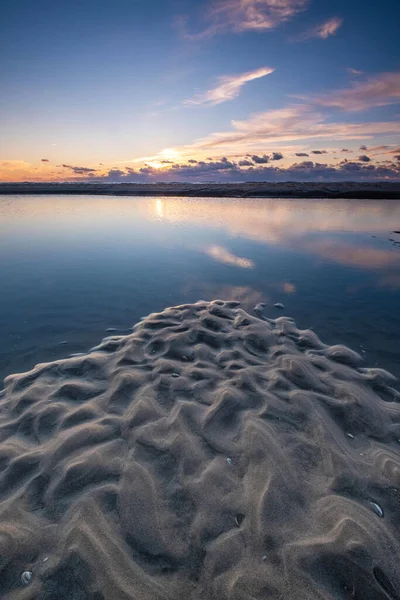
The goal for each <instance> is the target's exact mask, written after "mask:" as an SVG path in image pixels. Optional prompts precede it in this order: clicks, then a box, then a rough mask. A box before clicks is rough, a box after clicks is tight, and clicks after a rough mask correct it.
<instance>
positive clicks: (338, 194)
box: [0, 182, 400, 200]
mask: <svg viewBox="0 0 400 600" xmlns="http://www.w3.org/2000/svg"><path fill="white" fill-rule="evenodd" d="M1 194H2V195H5V194H90V195H111V196H185V197H194V198H204V197H214V198H231V197H238V198H323V199H325V198H327V199H329V198H331V199H334V198H345V199H360V200H384V199H385V200H400V182H365V183H359V182H337V183H334V182H330V183H301V182H283V183H265V182H264V183H262V182H261V183H251V182H250V183H204V184H197V183H195V184H194V183H79V182H78V183H0V195H1Z"/></svg>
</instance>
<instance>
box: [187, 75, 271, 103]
mask: <svg viewBox="0 0 400 600" xmlns="http://www.w3.org/2000/svg"><path fill="white" fill-rule="evenodd" d="M274 70H275V69H271V68H270V67H261V68H260V69H255V70H254V71H247V72H246V73H241V74H239V75H224V76H223V77H220V78H219V80H218V85H217V87H215V88H213V89H211V90H208V91H207V92H205V93H203V94H198V95H197V96H195V97H194V98H192V99H191V100H186V101H185V104H208V105H212V106H215V105H217V104H221V103H222V102H227V101H228V100H233V99H234V98H236V97H237V96H238V95H239V94H240V90H241V89H242V87H243V86H244V85H245V84H246V83H248V82H249V81H254V79H260V78H261V77H265V76H266V75H270V74H271V73H273V72H274Z"/></svg>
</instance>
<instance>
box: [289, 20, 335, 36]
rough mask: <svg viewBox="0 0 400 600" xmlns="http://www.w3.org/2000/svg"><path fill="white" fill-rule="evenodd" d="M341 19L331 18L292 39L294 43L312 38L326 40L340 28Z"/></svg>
mask: <svg viewBox="0 0 400 600" xmlns="http://www.w3.org/2000/svg"><path fill="white" fill-rule="evenodd" d="M342 24H343V19H342V18H340V17H332V18H331V19H328V20H327V21H324V22H323V23H320V24H319V25H317V26H316V27H313V28H312V29H308V30H307V31H305V32H304V33H301V34H300V35H298V36H296V37H294V38H293V41H294V42H304V41H305V40H310V39H312V38H321V39H322V40H326V39H327V38H328V37H330V36H331V35H335V34H336V32H337V31H338V29H339V28H340V27H341V26H342Z"/></svg>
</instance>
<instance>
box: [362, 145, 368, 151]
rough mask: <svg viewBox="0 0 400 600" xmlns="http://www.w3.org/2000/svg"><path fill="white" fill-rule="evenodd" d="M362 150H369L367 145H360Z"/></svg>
mask: <svg viewBox="0 0 400 600" xmlns="http://www.w3.org/2000/svg"><path fill="white" fill-rule="evenodd" d="M360 150H364V151H365V152H366V151H367V150H368V148H367V146H360Z"/></svg>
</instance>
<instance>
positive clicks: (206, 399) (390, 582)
mask: <svg viewBox="0 0 400 600" xmlns="http://www.w3.org/2000/svg"><path fill="white" fill-rule="evenodd" d="M395 385H396V383H395V380H394V378H393V377H392V376H391V375H390V374H389V373H387V372H386V371H383V370H381V369H368V368H364V367H363V366H362V359H361V357H360V356H359V355H358V354H357V353H356V352H353V351H352V350H350V349H348V348H346V347H344V346H333V347H329V346H326V345H325V344H323V343H322V342H321V341H320V340H319V339H318V337H317V336H316V334H315V333H314V332H313V331H310V330H299V329H298V328H297V327H296V325H295V323H294V322H293V320H292V319H290V318H287V317H280V318H278V319H275V320H271V319H263V318H262V315H260V314H258V316H251V315H249V314H247V313H246V312H244V311H243V310H242V309H240V308H239V307H238V303H236V302H223V301H220V300H216V301H214V302H210V303H208V302H198V303H196V304H193V305H183V306H178V307H173V308H168V309H166V310H164V311H163V312H161V313H154V314H151V315H149V316H148V317H146V318H145V319H143V320H142V321H141V322H140V323H139V324H138V325H136V326H135V327H134V329H133V332H132V333H131V334H130V335H126V336H112V337H109V338H106V339H105V340H103V342H102V343H101V344H100V345H99V346H98V347H96V348H94V349H92V350H91V351H90V352H89V353H88V354H86V355H83V356H77V357H71V358H68V359H63V360H59V361H55V362H52V363H47V364H41V365H37V366H36V367H35V368H34V369H33V370H32V371H30V372H28V373H24V374H19V375H13V376H10V377H8V378H7V379H6V380H5V389H4V390H3V391H2V392H1V393H0V464H1V474H0V494H1V499H0V593H1V597H2V598H4V599H7V600H31V599H32V600H33V599H43V600H50V599H51V600H56V599H57V600H64V599H65V600H67V599H68V600H72V599H79V600H86V599H87V600H134V599H138V598H140V600H159V599H160V600H161V599H163V600H164V599H165V600H179V599H187V598H191V599H193V600H200V599H202V600H203V599H204V600H211V599H213V600H214V599H215V600H217V599H218V600H225V599H232V600H255V599H256V600H258V599H260V600H261V599H266V598H268V599H269V600H278V599H283V598H284V599H285V600H300V599H302V600H317V599H318V600H322V599H324V600H333V599H342V598H343V599H347V598H349V599H350V598H355V599H356V600H388V599H389V600H399V598H400V571H399V568H398V565H399V559H400V538H399V533H400V443H399V440H400V404H399V400H400V394H399V392H398V391H397V390H396V388H395ZM24 571H31V572H32V574H33V576H32V579H31V581H30V582H29V583H28V585H24V584H23V583H22V582H21V574H22V573H23V572H24Z"/></svg>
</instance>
